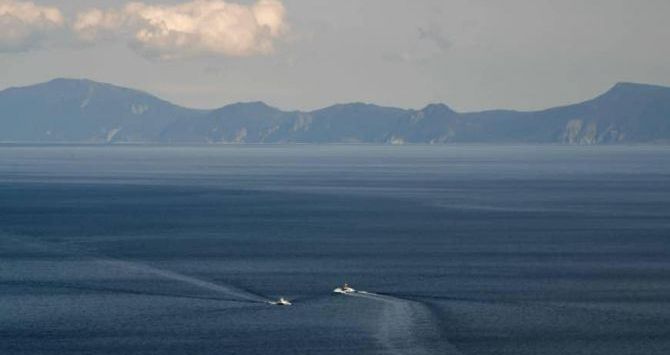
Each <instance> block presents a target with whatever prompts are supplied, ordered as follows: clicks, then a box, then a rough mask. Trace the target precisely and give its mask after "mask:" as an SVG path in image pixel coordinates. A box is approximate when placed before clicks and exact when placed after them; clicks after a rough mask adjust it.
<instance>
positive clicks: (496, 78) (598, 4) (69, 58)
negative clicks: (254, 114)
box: [0, 0, 670, 111]
mask: <svg viewBox="0 0 670 355" xmlns="http://www.w3.org/2000/svg"><path fill="white" fill-rule="evenodd" d="M128 3H129V2H127V1H121V0H112V1H97V0H90V1H84V0H34V1H33V3H32V4H30V3H26V2H23V1H19V0H0V88H6V87H9V86H20V85H27V84H32V83H37V82H41V81H46V80H49V79H52V78H56V77H74V78H90V79H93V80H98V81H104V82H110V83H114V84H118V85H122V86H129V87H133V88H138V89H142V90H145V91H149V92H151V93H154V94H156V95H158V96H160V97H162V98H165V99H168V100H170V101H172V102H175V103H179V104H182V105H186V106H191V107H203V108H211V107H218V106H221V105H224V104H227V103H231V102H236V101H252V100H253V101H255V100H262V101H266V102H268V103H269V104H272V105H275V106H277V107H280V108H284V109H312V108H317V107H323V106H327V105H330V104H333V103H340V102H355V101H356V102H357V101H363V102H372V103H377V104H382V105H392V106H399V107H411V108H421V107H423V106H424V105H426V104H427V103H430V102H444V103H447V104H449V105H450V106H452V107H453V108H455V109H457V110H460V111H471V110H481V109H489V108H514V109H535V108H544V107H548V106H553V105H559V104H565V103H571V102H576V101H581V100H583V99H586V98H590V97H592V96H594V95H596V94H598V93H600V92H602V91H604V90H606V89H608V88H609V87H610V86H612V85H613V84H614V83H616V82H618V81H634V82H645V83H654V84H661V85H669V86H670V59H669V58H670V21H669V20H668V18H667V17H668V14H670V1H668V0H504V1H503V0H281V1H280V0H259V1H244V0H226V2H224V1H223V0H196V1H170V0H165V1H154V0H145V1H143V2H142V3H135V4H134V5H128ZM93 8H97V9H98V10H95V11H91V9H93Z"/></svg>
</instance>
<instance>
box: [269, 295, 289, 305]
mask: <svg viewBox="0 0 670 355" xmlns="http://www.w3.org/2000/svg"><path fill="white" fill-rule="evenodd" d="M269 303H270V304H273V305H275V306H292V305H293V304H292V303H291V302H289V301H288V300H287V299H286V298H284V297H282V298H280V299H279V300H278V301H274V302H269Z"/></svg>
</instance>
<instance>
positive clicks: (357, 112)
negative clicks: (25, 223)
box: [0, 79, 670, 145]
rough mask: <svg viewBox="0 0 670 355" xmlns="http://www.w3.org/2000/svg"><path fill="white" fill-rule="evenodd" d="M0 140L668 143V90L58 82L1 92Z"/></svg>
mask: <svg viewBox="0 0 670 355" xmlns="http://www.w3.org/2000/svg"><path fill="white" fill-rule="evenodd" d="M0 142H5V143H8V142H9V143H88V144H119V143H160V144H261V143H268V144H277V143H287V144H288V143H374V144H447V143H540V144H575V145H576V144H579V145H596V144H631V143H636V144H637V143H645V144H656V143H661V144H668V143H670V88H668V87H662V86H653V85H642V84H632V83H620V84H617V85H616V86H614V87H613V88H612V89H611V90H609V91H607V92H606V93H604V94H602V95H600V96H598V97H596V98H594V99H592V100H589V101H585V102H582V103H578V104H574V105H568V106H563V107H557V108H552V109H548V110H543V111H533V112H519V111H509V110H493V111H484V112H470V113H461V112H455V111H453V110H452V109H450V108H449V107H448V106H447V105H444V104H433V105H429V106H427V107H425V108H423V109H420V110H407V109H399V108H392V107H381V106H376V105H371V104H362V103H352V104H340V105H334V106H330V107H327V108H324V109H320V110H316V111H311V112H302V111H290V112H287V111H282V110H279V109H276V108H273V107H270V106H268V105H266V104H264V103H262V102H250V103H237V104H232V105H228V106H224V107H222V108H220V109H215V110H196V109H189V108H185V107H180V106H177V105H174V104H172V103H170V102H167V101H164V100H161V99H159V98H157V97H155V96H152V95H150V94H147V93H144V92H141V91H137V90H132V89H127V88H122V87H117V86H113V85H110V84H103V83H98V82H94V81H90V80H72V79H56V80H52V81H49V82H47V83H43V84H38V85H33V86H27V87H21V88H10V89H6V90H4V91H1V92H0Z"/></svg>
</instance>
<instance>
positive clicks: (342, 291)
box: [333, 282, 356, 295]
mask: <svg viewBox="0 0 670 355" xmlns="http://www.w3.org/2000/svg"><path fill="white" fill-rule="evenodd" d="M333 292H334V293H340V294H343V295H347V294H350V293H354V292H356V290H354V289H353V288H351V286H349V284H347V283H346V282H345V283H344V285H342V286H340V287H338V288H336V289H334V290H333Z"/></svg>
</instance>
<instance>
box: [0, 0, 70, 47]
mask: <svg viewBox="0 0 670 355" xmlns="http://www.w3.org/2000/svg"><path fill="white" fill-rule="evenodd" d="M64 26H65V18H64V17H63V14H62V13H61V11H60V10H59V9H57V8H54V7H48V6H40V5H36V4H35V3H33V2H29V1H16V0H0V51H4V52H18V51H25V50H28V49H31V48H35V47H39V46H40V45H41V44H43V42H44V40H45V39H46V38H47V37H48V36H49V35H50V34H51V33H52V32H53V31H54V30H57V29H60V28H63V27H64Z"/></svg>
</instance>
